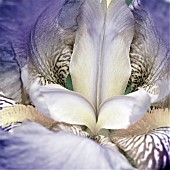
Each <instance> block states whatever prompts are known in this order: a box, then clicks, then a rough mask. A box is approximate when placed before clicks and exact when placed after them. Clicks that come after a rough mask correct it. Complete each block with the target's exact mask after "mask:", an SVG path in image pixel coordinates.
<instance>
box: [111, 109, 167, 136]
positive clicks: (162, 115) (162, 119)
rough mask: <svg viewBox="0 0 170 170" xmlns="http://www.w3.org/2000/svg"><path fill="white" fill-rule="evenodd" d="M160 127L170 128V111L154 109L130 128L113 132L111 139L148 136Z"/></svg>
mask: <svg viewBox="0 0 170 170" xmlns="http://www.w3.org/2000/svg"><path fill="white" fill-rule="evenodd" d="M122 121H123V120H122ZM160 127H170V110H169V109H153V110H152V111H151V112H148V113H146V114H145V116H144V117H143V118H142V119H141V120H139V121H138V122H137V123H135V124H133V125H131V126H130V127H129V128H127V129H121V130H117V131H115V132H113V133H112V134H111V138H114V137H125V136H126V137H127V136H134V135H141V134H147V133H148V132H149V131H151V130H154V129H157V128H160Z"/></svg>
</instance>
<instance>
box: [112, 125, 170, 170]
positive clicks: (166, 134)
mask: <svg viewBox="0 0 170 170" xmlns="http://www.w3.org/2000/svg"><path fill="white" fill-rule="evenodd" d="M141 128H142V129H143V127H141ZM116 135H117V134H116ZM116 135H115V136H114V135H113V136H112V141H114V142H116V143H117V146H118V147H119V148H120V149H122V150H123V151H125V152H126V155H127V156H128V157H129V159H130V160H131V161H132V162H133V163H134V164H135V165H136V167H137V169H139V170H144V169H147V170H160V169H161V170H167V169H169V167H170V156H169V155H170V145H169V143H170V126H169V127H161V128H157V129H153V130H150V131H145V133H143V134H140V135H138V134H134V135H128V133H127V134H126V136H124V135H122V136H121V135H119V136H116Z"/></svg>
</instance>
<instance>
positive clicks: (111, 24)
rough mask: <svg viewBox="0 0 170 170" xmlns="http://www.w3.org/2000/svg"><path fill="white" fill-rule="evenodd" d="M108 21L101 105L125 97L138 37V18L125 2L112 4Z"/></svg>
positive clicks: (104, 40) (100, 85)
mask: <svg viewBox="0 0 170 170" xmlns="http://www.w3.org/2000/svg"><path fill="white" fill-rule="evenodd" d="M120 14H121V15H120ZM105 22H106V23H105V32H104V37H103V44H102V45H103V47H102V57H101V67H100V69H101V74H100V76H101V77H100V78H99V79H100V82H99V83H100V84H99V87H98V88H99V89H98V91H100V92H99V94H100V95H99V97H100V99H99V104H101V103H102V102H104V101H105V100H106V99H108V98H110V97H112V96H117V95H123V94H124V92H125V89H126V86H127V83H128V80H129V77H130V74H131V66H130V59H129V50H130V44H131V42H132V39H133V35H134V18H133V15H132V13H131V11H130V10H129V8H128V7H127V5H126V3H125V1H124V0H113V1H112V2H111V4H110V5H109V8H108V10H107V15H106V21H105Z"/></svg>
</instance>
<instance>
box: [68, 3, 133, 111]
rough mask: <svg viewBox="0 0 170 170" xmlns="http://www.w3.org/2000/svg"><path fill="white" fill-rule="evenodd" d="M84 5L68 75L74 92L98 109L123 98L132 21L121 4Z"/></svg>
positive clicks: (126, 80) (129, 71) (124, 5)
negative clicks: (107, 6)
mask: <svg viewBox="0 0 170 170" xmlns="http://www.w3.org/2000/svg"><path fill="white" fill-rule="evenodd" d="M87 2H88V3H85V4H84V5H83V6H82V15H81V18H80V22H79V29H78V32H77V36H76V41H75V46H74V52H73V55H72V58H71V63H70V73H71V77H72V81H73V87H74V90H75V91H77V92H79V93H80V94H82V95H83V96H85V97H86V98H87V99H88V100H89V101H90V102H91V103H92V104H93V105H94V106H95V107H96V108H97V109H98V107H99V105H100V104H101V102H103V101H104V100H106V99H108V98H110V97H112V96H115V95H121V94H124V91H125V88H126V86H127V82H128V79H129V77H130V73H131V67H130V60H129V50H130V43H131V41H132V38H133V22H134V21H133V15H132V14H131V12H130V10H129V9H128V7H127V5H126V4H125V2H124V0H115V1H112V2H111V4H110V6H109V8H108V9H107V8H106V1H102V3H99V2H98V1H95V0H91V1H87ZM120 14H121V15H120Z"/></svg>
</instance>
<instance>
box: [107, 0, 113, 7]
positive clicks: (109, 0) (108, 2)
mask: <svg viewBox="0 0 170 170" xmlns="http://www.w3.org/2000/svg"><path fill="white" fill-rule="evenodd" d="M111 2H112V0H107V8H108V7H109V5H110V3H111Z"/></svg>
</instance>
